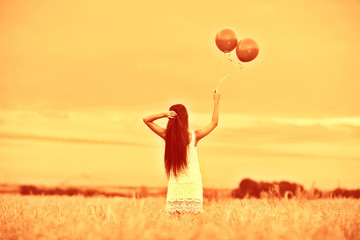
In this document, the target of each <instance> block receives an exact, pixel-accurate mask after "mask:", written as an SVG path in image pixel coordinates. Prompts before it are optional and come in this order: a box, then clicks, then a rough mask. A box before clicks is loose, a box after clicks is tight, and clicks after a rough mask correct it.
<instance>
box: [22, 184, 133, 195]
mask: <svg viewBox="0 0 360 240" xmlns="http://www.w3.org/2000/svg"><path fill="white" fill-rule="evenodd" d="M19 193H20V194H21V195H60V196H75V195H82V196H85V197H93V196H106V197H130V196H129V195H127V194H123V193H108V192H103V191H99V190H96V189H80V188H76V187H68V188H59V187H54V188H44V187H36V186H34V185H21V186H20V187H19Z"/></svg>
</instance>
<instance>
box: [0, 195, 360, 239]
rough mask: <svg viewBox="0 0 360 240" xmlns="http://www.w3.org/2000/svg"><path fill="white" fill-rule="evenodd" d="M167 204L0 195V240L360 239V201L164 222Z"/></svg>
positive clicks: (259, 206)
mask: <svg viewBox="0 0 360 240" xmlns="http://www.w3.org/2000/svg"><path fill="white" fill-rule="evenodd" d="M164 204H165V199H164V198H144V199H135V198H133V199H131V198H130V199H129V198H119V197H116V198H106V197H90V198H84V197H82V196H75V197H66V196H21V195H15V194H3V195H0V221H1V224H0V239H149V240H152V239H252V240H255V239H264V240H265V239H266V240H268V239H302V240H306V239H334V240H340V239H360V200H355V199H319V200H306V199H290V200H287V199H282V200H280V199H271V198H269V199H243V200H238V199H222V200H219V201H207V200H205V202H204V211H205V213H203V214H202V215H198V216H195V215H187V216H184V217H181V218H180V219H177V218H174V217H171V216H169V215H168V214H167V213H166V212H165V211H164V210H163V209H164Z"/></svg>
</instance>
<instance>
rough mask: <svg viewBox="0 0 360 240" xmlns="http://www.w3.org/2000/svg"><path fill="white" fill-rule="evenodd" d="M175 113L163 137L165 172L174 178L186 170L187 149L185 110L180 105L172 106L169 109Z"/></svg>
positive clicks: (186, 116) (187, 133)
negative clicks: (171, 174)
mask: <svg viewBox="0 0 360 240" xmlns="http://www.w3.org/2000/svg"><path fill="white" fill-rule="evenodd" d="M169 110H170V111H175V112H176V114H177V115H176V116H175V117H174V118H170V119H169V121H168V124H167V127H166V136H165V170H166V175H167V176H168V177H170V173H171V172H172V173H173V174H174V176H175V177H177V176H178V175H179V173H182V172H184V171H185V169H186V168H187V149H188V146H189V142H190V140H189V120H188V113H187V111H186V108H185V106H184V105H182V104H176V105H172V106H171V107H170V109H169Z"/></svg>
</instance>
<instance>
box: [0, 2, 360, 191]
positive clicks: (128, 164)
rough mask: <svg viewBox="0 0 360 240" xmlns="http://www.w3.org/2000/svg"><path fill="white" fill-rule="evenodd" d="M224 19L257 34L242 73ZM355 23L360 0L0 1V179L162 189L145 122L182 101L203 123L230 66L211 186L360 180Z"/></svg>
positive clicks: (208, 172) (204, 166)
mask: <svg viewBox="0 0 360 240" xmlns="http://www.w3.org/2000/svg"><path fill="white" fill-rule="evenodd" d="M224 27H231V28H232V29H234V30H235V31H236V33H237V36H238V39H239V40H241V39H244V38H252V39H254V40H255V41H256V42H257V43H258V44H259V48H260V51H259V55H258V56H257V58H256V59H255V60H253V61H251V62H248V63H242V64H241V66H242V68H241V69H240V67H239V64H238V62H239V61H238V60H237V58H236V55H235V53H234V52H232V53H231V54H230V56H228V57H224V54H223V53H222V52H221V51H220V50H219V49H217V47H216V44H215V35H216V33H217V32H218V31H219V30H221V29H222V28H224ZM359 29H360V2H359V1H355V0H345V1H335V0H330V1H325V0H320V1H285V0H275V1H271V3H270V2H268V1H242V0H240V1H239V0H238V1H222V2H221V3H220V2H215V1H213V2H211V1H210V2H209V1H208V2H205V1H195V2H194V1H187V0H185V1H178V2H164V1H109V0H105V1H101V2H99V1H95V0H87V1H70V0H64V1H60V2H51V1H39V0H31V1H4V0H0V36H1V37H0V182H4V183H34V184H48V185H58V184H75V185H76V184H116V185H148V186H166V184H167V179H166V176H165V171H164V166H163V151H164V142H163V140H161V139H160V138H159V137H158V136H156V135H155V134H153V133H152V132H151V131H150V130H149V129H147V127H146V126H145V124H143V122H142V118H143V117H144V116H147V115H149V114H152V113H158V112H163V111H166V110H167V109H168V108H169V107H170V106H171V105H172V104H176V103H182V104H184V105H185V106H186V107H187V109H188V111H189V116H190V118H189V120H190V128H191V129H193V130H195V129H198V128H201V127H202V126H204V125H206V124H207V123H208V122H209V121H210V120H211V113H212V108H213V105H212V91H213V89H214V88H215V87H216V85H217V83H218V82H219V80H220V79H222V77H223V76H225V75H226V74H228V73H229V75H228V77H227V78H226V79H225V80H224V82H223V83H222V84H221V86H220V92H221V103H220V122H219V126H218V127H217V129H216V130H214V132H212V133H211V134H210V135H209V136H208V137H206V138H205V139H203V140H201V142H200V143H199V145H198V146H199V147H198V155H199V162H200V168H201V171H202V176H203V184H204V187H224V188H234V187H236V186H237V185H238V183H239V181H240V180H241V179H242V178H245V177H250V178H253V179H254V180H257V181H279V180H288V181H293V182H298V183H300V184H303V185H304V186H305V187H307V188H309V187H311V186H312V185H315V186H316V187H319V188H322V189H333V188H335V187H338V186H340V187H345V188H360V184H359V183H360V176H358V174H357V172H358V169H360V148H359V146H360V101H359V92H360V81H359V79H360V68H359V67H358V66H359V63H360V46H359V44H358V43H359V42H360V31H359ZM158 123H159V124H160V125H162V126H166V119H161V120H159V121H158Z"/></svg>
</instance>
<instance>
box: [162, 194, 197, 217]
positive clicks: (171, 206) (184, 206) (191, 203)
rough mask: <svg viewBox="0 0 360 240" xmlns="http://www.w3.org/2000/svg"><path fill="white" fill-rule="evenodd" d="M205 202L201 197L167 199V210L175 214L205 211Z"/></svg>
mask: <svg viewBox="0 0 360 240" xmlns="http://www.w3.org/2000/svg"><path fill="white" fill-rule="evenodd" d="M202 204H203V202H202V200H201V199H192V198H187V199H177V200H173V201H171V200H170V201H166V210H167V211H168V212H169V213H170V214H174V213H176V212H179V213H190V212H192V213H195V214H197V213H203V212H204V210H203V205H202Z"/></svg>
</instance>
